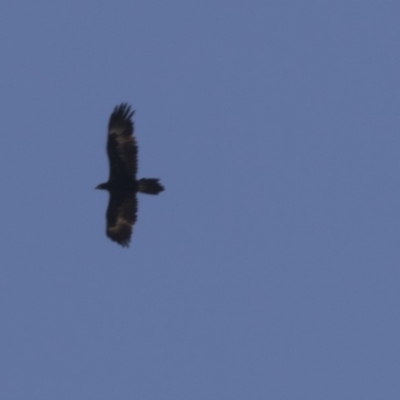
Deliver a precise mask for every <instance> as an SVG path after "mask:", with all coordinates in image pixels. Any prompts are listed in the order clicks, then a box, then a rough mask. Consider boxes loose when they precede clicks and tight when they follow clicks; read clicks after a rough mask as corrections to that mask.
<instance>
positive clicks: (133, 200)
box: [96, 103, 164, 247]
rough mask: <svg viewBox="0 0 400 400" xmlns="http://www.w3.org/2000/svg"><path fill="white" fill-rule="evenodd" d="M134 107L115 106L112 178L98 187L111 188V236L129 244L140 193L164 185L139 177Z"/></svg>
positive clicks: (110, 125)
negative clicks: (132, 108) (133, 117)
mask: <svg viewBox="0 0 400 400" xmlns="http://www.w3.org/2000/svg"><path fill="white" fill-rule="evenodd" d="M134 112H135V111H134V110H131V107H130V106H129V105H128V104H126V103H122V104H120V105H119V106H117V107H115V109H114V111H113V113H112V114H111V116H110V120H109V122H108V138H107V154H108V159H109V163H110V175H109V178H108V181H107V182H105V183H101V184H100V185H98V186H96V189H103V190H108V192H109V195H110V200H109V203H108V208H107V214H106V219H107V228H106V234H107V236H108V237H109V238H110V239H111V240H113V241H114V242H117V243H119V244H120V245H121V246H123V247H128V246H129V242H130V240H131V236H132V227H133V225H134V224H135V222H136V219H137V208H138V203H137V196H136V195H137V193H138V192H140V193H146V194H159V193H160V192H162V191H163V190H164V187H163V186H162V185H161V183H160V182H159V179H157V178H142V179H139V180H137V179H136V174H137V169H138V146H137V143H136V138H135V136H134V124H133V122H132V116H133V114H134Z"/></svg>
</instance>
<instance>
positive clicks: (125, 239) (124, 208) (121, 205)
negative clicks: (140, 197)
mask: <svg viewBox="0 0 400 400" xmlns="http://www.w3.org/2000/svg"><path fill="white" fill-rule="evenodd" d="M136 219H137V199H136V193H134V192H133V193H132V192H130V193H125V194H121V193H116V192H113V191H111V192H110V201H109V203H108V208H107V236H108V237H109V238H110V239H111V240H113V241H114V242H117V243H119V244H120V245H121V246H123V247H128V246H129V242H130V240H131V236H132V226H133V225H134V224H135V222H136Z"/></svg>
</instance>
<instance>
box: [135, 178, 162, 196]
mask: <svg viewBox="0 0 400 400" xmlns="http://www.w3.org/2000/svg"><path fill="white" fill-rule="evenodd" d="M138 190H139V192H141V193H146V194H158V193H160V192H162V191H163V190H164V186H163V185H161V183H160V180H159V179H156V178H142V179H139V180H138Z"/></svg>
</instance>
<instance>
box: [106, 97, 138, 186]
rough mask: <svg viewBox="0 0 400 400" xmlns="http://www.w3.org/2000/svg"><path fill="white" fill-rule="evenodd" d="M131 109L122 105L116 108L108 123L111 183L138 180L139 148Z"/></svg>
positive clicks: (124, 104)
mask: <svg viewBox="0 0 400 400" xmlns="http://www.w3.org/2000/svg"><path fill="white" fill-rule="evenodd" d="M133 114H134V111H133V110H131V107H130V106H129V105H128V104H126V103H122V104H120V105H119V106H117V107H115V109H114V112H113V113H112V114H111V116H110V120H109V122H108V140H107V154H108V158H109V161H110V179H109V180H110V181H120V180H123V179H136V173H137V164H138V148H137V143H136V139H135V136H134V125H133V122H132V116H133Z"/></svg>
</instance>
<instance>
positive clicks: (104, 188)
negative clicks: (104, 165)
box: [95, 182, 108, 190]
mask: <svg viewBox="0 0 400 400" xmlns="http://www.w3.org/2000/svg"><path fill="white" fill-rule="evenodd" d="M95 189H102V190H108V183H107V182H106V183H100V185H97V186H96V187H95Z"/></svg>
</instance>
